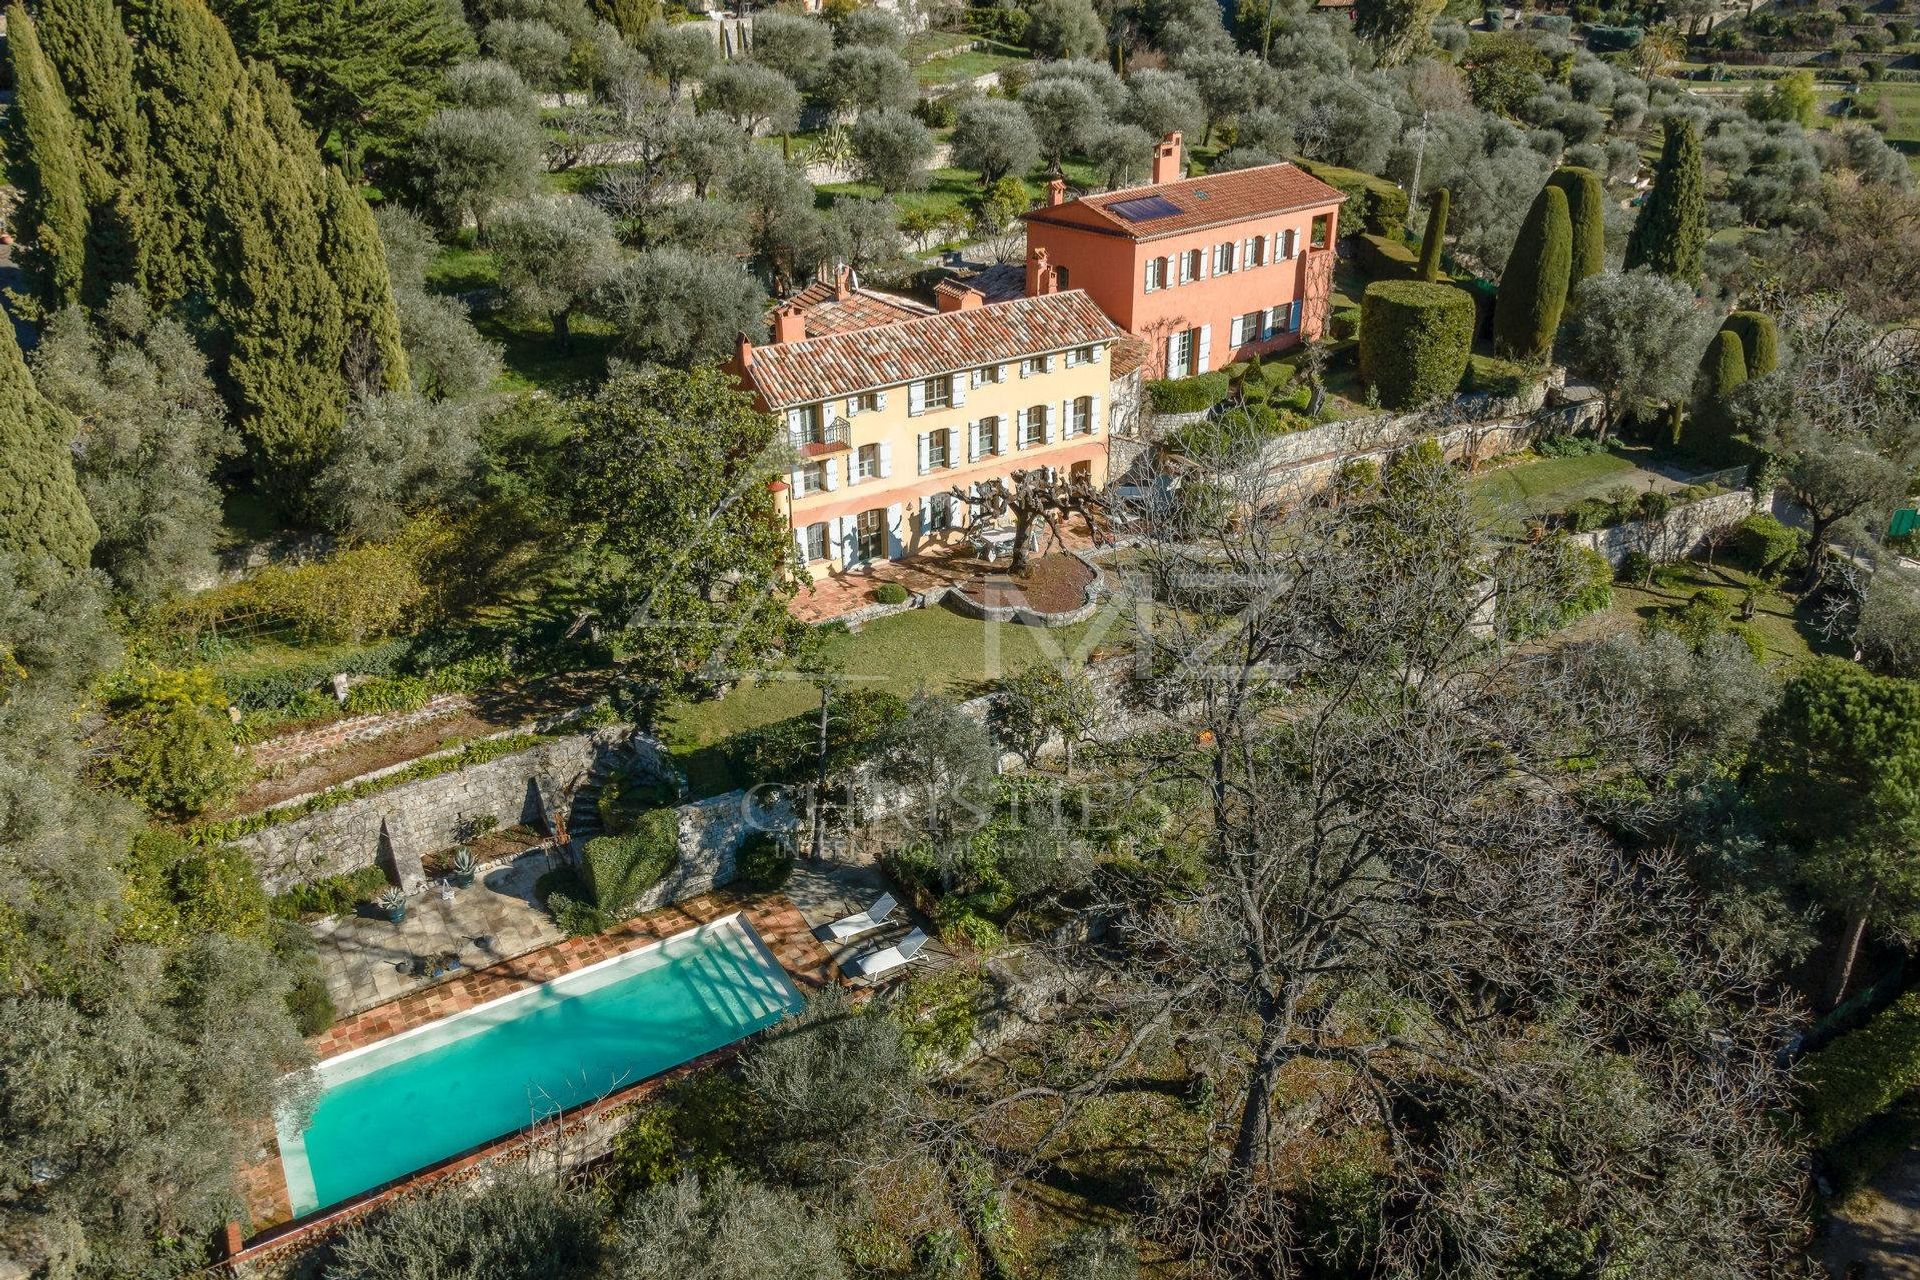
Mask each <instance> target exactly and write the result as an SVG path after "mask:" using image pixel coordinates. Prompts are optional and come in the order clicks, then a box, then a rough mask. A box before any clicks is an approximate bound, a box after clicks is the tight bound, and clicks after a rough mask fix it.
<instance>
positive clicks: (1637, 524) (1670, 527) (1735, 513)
mask: <svg viewBox="0 0 1920 1280" xmlns="http://www.w3.org/2000/svg"><path fill="white" fill-rule="evenodd" d="M1754 507H1755V498H1754V494H1753V491H1752V490H1751V489H1735V490H1734V491H1733V492H1731V493H1716V494H1714V495H1713V496H1712V497H1710V498H1702V499H1700V500H1699V501H1698V502H1689V503H1687V504H1686V505H1685V506H1681V507H1675V508H1674V509H1673V510H1672V511H1669V512H1668V513H1667V515H1666V518H1665V519H1661V520H1631V521H1628V522H1627V523H1626V524H1617V525H1614V526H1612V527H1611V528H1606V529H1594V530H1591V531H1589V532H1587V533H1576V534H1574V535H1573V542H1574V543H1575V544H1576V545H1579V546H1585V547H1591V548H1592V549H1593V550H1595V551H1597V552H1599V553H1600V554H1601V555H1602V556H1603V557H1605V558H1606V561H1607V563H1608V564H1610V565H1614V566H1615V567H1618V566H1619V564H1620V562H1621V561H1623V560H1625V559H1626V558H1627V556H1628V555H1630V554H1631V553H1633V552H1635V551H1639V552H1642V553H1644V554H1646V555H1648V556H1651V557H1652V558H1653V560H1654V562H1655V563H1664V562H1666V561H1669V560H1680V559H1683V558H1685V557H1687V556H1690V555H1692V554H1693V553H1694V552H1696V551H1699V550H1701V549H1702V548H1703V547H1704V546H1705V545H1706V538H1707V535H1708V534H1709V533H1711V532H1712V531H1713V530H1715V529H1722V528H1725V527H1726V526H1727V525H1730V524H1738V523H1739V522H1740V521H1742V520H1744V519H1746V518H1747V517H1748V516H1749V515H1752V514H1753V510H1754Z"/></svg>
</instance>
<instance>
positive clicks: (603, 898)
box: [580, 809, 680, 915]
mask: <svg viewBox="0 0 1920 1280" xmlns="http://www.w3.org/2000/svg"><path fill="white" fill-rule="evenodd" d="M679 861H680V814H679V812H678V811H676V810H673V809H649V810H647V811H646V812H645V813H643V814H641V815H639V817H637V818H636V819H635V820H634V823H633V829H632V830H631V831H629V832H627V833H626V834H624V835H614V836H595V837H594V838H593V839H591V840H589V841H587V847H586V848H585V849H584V850H582V851H581V857H580V869H581V872H582V875H583V878H584V879H585V880H586V883H587V890H588V892H590V893H591V894H592V895H593V904H594V906H596V907H598V908H599V909H600V910H601V911H603V912H606V913H608V914H610V915H613V914H620V913H623V912H625V911H627V910H629V909H630V908H631V907H632V906H633V905H634V903H636V902H638V901H639V900H640V895H641V894H643V893H645V892H646V891H647V890H649V889H651V888H653V887H654V886H655V885H657V884H659V883H660V882H661V881H662V880H664V879H666V878H667V873H668V872H669V871H671V870H673V868H674V865H675V864H676V863H678V862H679Z"/></svg>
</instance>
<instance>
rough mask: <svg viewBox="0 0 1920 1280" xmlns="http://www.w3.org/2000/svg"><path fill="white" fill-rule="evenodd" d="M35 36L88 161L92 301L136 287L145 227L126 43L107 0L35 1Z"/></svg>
mask: <svg viewBox="0 0 1920 1280" xmlns="http://www.w3.org/2000/svg"><path fill="white" fill-rule="evenodd" d="M40 38H41V43H42V44H43V45H44V46H45V48H46V51H47V58H48V59H49V60H50V61H51V62H52V63H53V67H54V70H55V72H56V73H57V74H58V75H59V77H60V82H61V84H62V85H63V86H64V87H65V88H66V91H67V98H68V101H70V102H71V103H72V104H73V117H74V124H75V126H76V128H77V130H78V133H79V137H80V142H81V147H82V151H83V153H84V156H85V159H86V164H87V168H86V171H85V173H84V174H83V180H84V181H85V182H86V185H87V188H88V190H87V204H88V221H89V229H88V239H87V274H86V281H85V284H84V287H83V289H82V293H83V295H84V297H85V299H86V301H87V304H88V305H89V306H99V305H101V304H102V303H104V302H105V301H106V299H107V296H108V295H109V294H111V293H112V292H113V289H114V287H115V286H116V285H122V284H127V285H134V286H136V287H137V286H138V285H139V284H140V282H141V279H142V269H141V255H142V253H143V251H144V244H145V239H146V234H147V229H146V209H147V205H148V200H149V196H148V191H147V180H148V179H147V129H146V122H145V121H144V120H143V119H142V118H141V116H140V102H139V97H138V95H137V94H136V92H135V91H134V86H133V46H132V45H131V44H130V43H129V42H128V40H127V33H126V30H125V28H123V27H122V26H121V25H120V14H119V11H118V10H117V9H116V8H115V6H114V2H113V0H41V2H40Z"/></svg>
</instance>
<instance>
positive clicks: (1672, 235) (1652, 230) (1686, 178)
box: [1626, 122, 1707, 285]
mask: <svg viewBox="0 0 1920 1280" xmlns="http://www.w3.org/2000/svg"><path fill="white" fill-rule="evenodd" d="M1626 265H1627V270H1629V271H1631V270H1633V269H1634V268H1635V267H1649V268H1651V269H1653V270H1654V271H1657V272H1659V273H1660V274H1661V275H1663V276H1672V277H1673V278H1674V279H1676V280H1682V281H1685V282H1686V283H1687V284H1692V285H1697V284H1699V283H1700V277H1701V275H1702V274H1703V273H1704V272H1705V270H1706V265H1707V182H1706V176H1705V173H1704V172H1703V170H1702V168H1701V163H1700V135H1699V134H1698V133H1696V132H1694V128H1693V126H1692V125H1691V124H1687V123H1684V122H1673V123H1670V124H1668V125H1667V136H1666V140H1665V142H1664V143H1662V145H1661V148H1660V163H1659V165H1658V166H1657V167H1656V168H1655V170H1654V175H1653V189H1652V190H1651V191H1649V192H1647V200H1646V203H1645V204H1643V205H1641V206H1640V216H1639V217H1638V218H1636V219H1634V223H1633V234H1631V235H1630V236H1628V237H1627V264H1626Z"/></svg>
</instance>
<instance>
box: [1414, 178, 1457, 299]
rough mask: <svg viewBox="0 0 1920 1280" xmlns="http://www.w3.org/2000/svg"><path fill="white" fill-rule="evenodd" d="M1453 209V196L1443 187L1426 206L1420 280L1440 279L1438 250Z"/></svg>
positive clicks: (1421, 245)
mask: <svg viewBox="0 0 1920 1280" xmlns="http://www.w3.org/2000/svg"><path fill="white" fill-rule="evenodd" d="M1452 208H1453V196H1452V195H1451V194H1450V193H1449V192H1448V191H1447V189H1446V188H1445V187H1441V188H1440V189H1439V190H1438V191H1436V192H1434V193H1433V199H1432V201H1431V203H1429V204H1428V205H1427V231H1426V234H1425V235H1424V236H1422V237H1421V239H1420V278H1421V279H1422V280H1425V281H1428V282H1429V283H1431V282H1433V281H1435V280H1438V279H1439V278H1440V248H1441V245H1442V244H1444V243H1445V241H1446V238H1447V214H1448V213H1449V212H1450V211H1451V210H1452Z"/></svg>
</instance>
